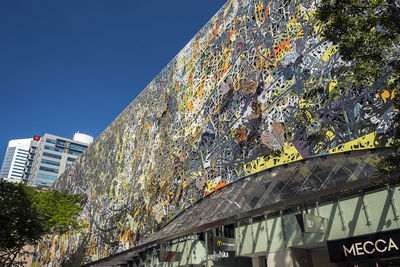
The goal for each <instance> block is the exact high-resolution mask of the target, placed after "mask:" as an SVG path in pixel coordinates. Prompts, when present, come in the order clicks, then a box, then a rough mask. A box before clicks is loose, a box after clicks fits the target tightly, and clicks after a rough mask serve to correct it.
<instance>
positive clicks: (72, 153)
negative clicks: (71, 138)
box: [68, 150, 82, 156]
mask: <svg viewBox="0 0 400 267" xmlns="http://www.w3.org/2000/svg"><path fill="white" fill-rule="evenodd" d="M81 153H82V152H78V151H73V150H68V154H71V155H76V156H79V155H80V154H81Z"/></svg>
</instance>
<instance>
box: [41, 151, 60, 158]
mask: <svg viewBox="0 0 400 267" xmlns="http://www.w3.org/2000/svg"><path fill="white" fill-rule="evenodd" d="M43 156H46V157H50V158H55V159H61V156H60V155H55V154H52V153H47V152H43Z"/></svg>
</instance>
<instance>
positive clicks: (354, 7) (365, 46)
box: [317, 0, 400, 182]
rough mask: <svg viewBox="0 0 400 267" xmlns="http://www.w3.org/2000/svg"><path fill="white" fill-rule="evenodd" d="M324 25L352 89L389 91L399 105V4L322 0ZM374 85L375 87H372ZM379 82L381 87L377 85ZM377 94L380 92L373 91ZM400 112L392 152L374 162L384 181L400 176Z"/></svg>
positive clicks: (320, 13)
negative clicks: (351, 82) (343, 62)
mask: <svg viewBox="0 0 400 267" xmlns="http://www.w3.org/2000/svg"><path fill="white" fill-rule="evenodd" d="M317 16H318V18H319V19H320V20H321V21H322V22H323V24H324V27H325V29H324V37H325V38H326V39H327V40H328V41H331V42H332V43H333V44H334V45H337V46H338V49H339V53H340V55H341V57H342V59H343V60H344V61H345V62H346V63H347V64H346V68H347V71H348V72H351V73H352V74H353V77H354V78H353V79H354V83H353V86H354V87H355V88H354V89H355V90H357V89H361V88H365V87H369V88H376V89H377V90H386V91H387V92H392V93H391V94H390V95H391V98H392V101H393V104H394V107H395V109H396V110H397V112H398V111H399V108H400V97H399V93H398V88H399V85H400V3H399V1H396V0H322V2H321V6H320V7H319V8H318V10H317ZM372 84H375V85H377V86H372V87H371V85H372ZM378 85H381V86H378ZM375 93H380V92H375ZM399 124H400V115H399V114H398V113H397V115H396V116H395V117H394V118H393V123H392V125H393V127H392V130H393V131H394V139H393V140H392V141H391V143H390V144H391V146H392V147H393V148H394V153H392V154H390V155H389V156H388V157H387V158H384V159H382V160H380V161H378V162H377V164H376V167H377V170H378V173H379V174H381V176H382V177H385V179H384V181H385V182H393V181H394V182H398V181H399V178H400V167H399V166H400V165H399V164H398V162H399V161H400V131H399Z"/></svg>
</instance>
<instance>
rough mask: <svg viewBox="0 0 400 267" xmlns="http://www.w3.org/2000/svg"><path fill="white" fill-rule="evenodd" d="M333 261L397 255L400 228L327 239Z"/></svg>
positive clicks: (399, 242)
mask: <svg viewBox="0 0 400 267" xmlns="http://www.w3.org/2000/svg"><path fill="white" fill-rule="evenodd" d="M327 243H328V249H329V256H330V259H331V262H352V261H359V260H368V259H376V258H387V257H393V256H397V255H399V253H400V250H399V249H400V230H393V231H386V232H378V233H374V234H370V235H363V236H355V237H350V238H345V239H338V240H332V241H327Z"/></svg>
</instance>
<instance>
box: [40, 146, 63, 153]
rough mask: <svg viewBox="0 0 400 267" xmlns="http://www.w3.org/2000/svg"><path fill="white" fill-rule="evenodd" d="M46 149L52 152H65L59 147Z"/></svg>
mask: <svg viewBox="0 0 400 267" xmlns="http://www.w3.org/2000/svg"><path fill="white" fill-rule="evenodd" d="M44 149H47V150H51V151H57V152H64V148H59V147H52V146H44Z"/></svg>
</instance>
